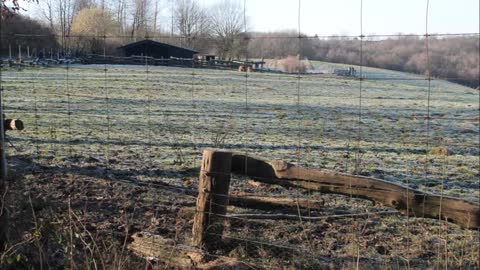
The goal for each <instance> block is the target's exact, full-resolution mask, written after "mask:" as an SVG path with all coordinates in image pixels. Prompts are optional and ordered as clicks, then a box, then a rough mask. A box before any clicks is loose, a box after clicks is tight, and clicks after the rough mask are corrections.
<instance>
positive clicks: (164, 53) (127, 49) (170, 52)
mask: <svg viewBox="0 0 480 270" xmlns="http://www.w3.org/2000/svg"><path fill="white" fill-rule="evenodd" d="M118 49H119V50H120V51H122V53H123V55H124V56H127V57H129V56H149V57H153V58H164V59H169V58H172V57H174V58H189V59H192V58H193V56H194V55H195V54H197V53H198V52H197V51H194V50H191V49H186V48H181V47H177V46H174V45H170V44H166V43H161V42H158V41H153V40H150V39H145V40H142V41H137V42H134V43H130V44H127V45H124V46H122V47H119V48H118Z"/></svg>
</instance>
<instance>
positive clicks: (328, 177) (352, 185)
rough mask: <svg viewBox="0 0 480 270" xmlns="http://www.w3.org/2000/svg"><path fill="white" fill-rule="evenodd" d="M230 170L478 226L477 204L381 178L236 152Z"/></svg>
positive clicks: (285, 184) (275, 182)
mask: <svg viewBox="0 0 480 270" xmlns="http://www.w3.org/2000/svg"><path fill="white" fill-rule="evenodd" d="M232 173H237V174H242V175H247V176H249V177H251V178H253V179H255V180H257V181H259V182H264V183H269V184H277V185H282V186H287V187H297V188H304V189H308V190H315V191H319V192H323V193H336V194H343V195H348V196H352V197H357V198H364V199H368V200H372V201H375V202H378V203H381V204H383V205H385V206H389V207H393V208H395V209H397V210H399V211H400V213H402V214H405V215H407V214H408V215H410V216H416V217H424V218H435V219H438V218H441V219H442V220H448V221H451V222H453V223H456V224H458V225H460V226H461V227H463V228H469V229H478V228H480V206H479V204H476V203H473V202H469V201H465V200H461V199H458V198H453V197H447V196H438V195H433V194H429V193H426V192H423V191H419V190H415V189H411V188H407V187H405V186H402V185H399V184H395V183H390V182H387V181H384V180H381V179H376V178H370V177H363V176H356V175H349V174H344V173H338V172H334V171H329V170H318V169H306V168H302V167H298V166H295V165H292V164H289V163H287V162H285V161H281V160H265V159H261V158H256V157H250V156H246V155H243V154H237V153H234V154H233V157H232Z"/></svg>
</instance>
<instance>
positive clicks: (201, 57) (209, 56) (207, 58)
mask: <svg viewBox="0 0 480 270" xmlns="http://www.w3.org/2000/svg"><path fill="white" fill-rule="evenodd" d="M195 59H197V60H201V61H207V62H209V61H213V60H215V59H216V56H215V55H214V54H196V55H195Z"/></svg>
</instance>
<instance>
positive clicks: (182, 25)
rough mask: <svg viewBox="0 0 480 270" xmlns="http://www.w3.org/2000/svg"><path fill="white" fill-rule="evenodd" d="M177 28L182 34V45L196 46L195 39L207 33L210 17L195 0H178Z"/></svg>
mask: <svg viewBox="0 0 480 270" xmlns="http://www.w3.org/2000/svg"><path fill="white" fill-rule="evenodd" d="M174 15H175V20H174V23H175V28H176V29H177V31H178V33H179V34H180V35H181V36H182V40H183V42H182V45H183V46H187V47H190V48H193V47H195V40H196V39H197V38H199V37H200V36H202V35H205V34H207V33H206V31H207V29H208V24H209V18H208V16H207V14H206V11H205V10H204V9H203V8H202V7H200V6H199V5H198V3H197V1H195V0H178V1H177V6H176V8H175V12H174Z"/></svg>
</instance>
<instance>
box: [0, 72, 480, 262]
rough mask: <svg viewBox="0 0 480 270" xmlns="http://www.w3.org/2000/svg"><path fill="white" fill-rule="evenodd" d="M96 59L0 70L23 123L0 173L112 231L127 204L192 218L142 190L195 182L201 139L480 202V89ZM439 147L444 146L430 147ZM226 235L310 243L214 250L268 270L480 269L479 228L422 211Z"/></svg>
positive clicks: (377, 75) (347, 203)
mask: <svg viewBox="0 0 480 270" xmlns="http://www.w3.org/2000/svg"><path fill="white" fill-rule="evenodd" d="M315 65H318V66H321V65H324V66H329V65H333V64H327V63H315ZM107 69H108V70H107V72H104V66H94V65H93V66H80V65H78V66H76V65H75V66H71V67H70V68H69V69H68V70H67V69H66V68H64V67H60V68H39V69H25V70H22V71H14V70H5V71H3V74H2V85H3V88H4V92H3V102H4V108H5V109H4V110H5V113H6V115H7V117H9V118H10V117H15V118H20V119H22V120H23V121H24V122H25V126H26V129H25V130H24V131H21V132H9V134H8V135H9V136H8V137H9V138H10V140H11V142H12V144H13V145H14V146H15V147H9V149H8V155H9V157H11V160H12V161H11V170H12V171H13V172H14V173H16V175H17V176H18V178H19V179H23V180H22V183H24V185H23V187H24V188H25V189H26V190H27V191H28V192H30V194H36V195H37V197H38V199H40V200H44V201H48V202H58V203H59V204H62V203H63V205H64V204H65V202H66V200H67V198H70V199H71V200H73V201H74V202H76V203H77V204H75V203H74V204H75V205H76V207H78V208H79V209H83V208H82V207H84V206H83V204H82V203H84V204H85V209H86V210H84V212H82V214H83V215H84V217H85V220H88V222H89V223H95V224H97V225H98V224H105V226H107V228H117V227H118V226H119V224H122V223H121V219H122V217H124V216H125V215H126V214H125V213H129V211H132V209H137V210H136V212H135V211H133V213H134V214H132V215H133V216H132V217H134V220H135V221H134V222H133V223H134V225H132V228H133V230H134V231H139V230H151V231H153V232H155V233H160V234H163V235H165V236H169V237H172V238H173V237H174V238H175V239H177V240H178V241H180V242H184V243H185V242H188V239H189V237H190V230H191V224H189V223H188V222H187V221H185V222H184V223H185V224H183V226H182V227H180V228H177V227H175V226H174V224H175V219H176V213H177V212H178V210H179V209H180V207H181V206H182V205H183V204H192V203H194V202H195V198H191V197H188V196H184V195H182V194H175V193H172V192H170V191H166V190H162V189H161V188H160V189H159V188H158V187H155V185H157V184H161V185H164V184H165V185H167V184H168V185H169V186H173V187H182V188H185V187H186V188H191V189H192V190H193V189H195V179H196V177H197V176H198V168H199V166H200V161H201V151H202V149H204V148H212V147H218V148H227V149H231V150H235V151H241V152H246V153H248V154H251V155H258V156H262V157H267V158H272V159H283V160H286V161H289V162H292V163H295V164H299V165H302V166H307V167H312V168H325V169H331V170H335V171H339V172H348V173H355V174H361V175H365V176H371V177H376V178H380V179H385V180H387V181H391V182H396V183H402V184H405V185H408V186H410V187H412V188H416V189H421V190H425V191H429V192H433V193H438V194H444V195H448V196H455V197H462V198H464V199H468V200H472V201H476V202H478V200H479V197H480V191H479V189H478V187H479V180H478V179H479V176H480V172H479V169H480V168H479V136H480V135H479V121H480V119H479V91H478V90H474V89H471V88H467V87H463V86H460V85H457V84H453V83H448V82H445V81H440V80H434V81H432V82H431V87H430V98H428V97H429V94H428V93H429V91H428V90H429V87H428V81H426V80H423V79H422V77H420V76H417V75H411V74H406V73H400V72H393V71H386V70H379V69H373V68H364V69H363V73H364V76H365V77H366V78H367V80H364V81H363V82H362V84H361V87H360V82H359V81H358V80H352V79H349V78H341V77H331V76H321V75H309V76H301V77H300V78H297V76H294V75H285V74H261V73H251V74H249V75H248V78H246V77H245V74H244V73H239V72H233V71H217V70H200V69H195V70H192V69H181V68H168V67H148V68H147V67H140V66H139V67H134V66H108V67H107ZM360 90H361V92H360ZM360 94H361V99H360V98H359V97H360ZM428 99H429V101H428ZM428 114H430V116H431V119H430V121H428V120H427V116H428ZM427 127H428V128H427ZM436 147H442V148H448V149H450V150H451V151H452V152H453V154H452V155H449V156H439V155H434V154H431V153H430V150H431V149H433V148H436ZM19 181H20V180H19ZM135 183H146V184H151V185H152V187H151V188H144V187H138V186H136V185H135ZM191 183H193V185H191ZM108 187H110V188H108ZM232 188H233V190H241V191H248V192H255V193H258V194H265V195H271V196H277V195H278V196H288V197H293V198H295V197H302V198H311V199H312V200H322V201H324V203H325V206H326V210H325V213H323V214H331V213H333V212H335V211H337V210H349V211H350V210H351V211H353V212H364V211H376V210H382V209H384V207H382V206H379V205H375V204H372V203H371V202H366V201H362V200H357V199H351V198H346V197H344V196H339V195H325V194H323V195H322V194H318V193H315V192H306V191H300V190H293V189H292V190H290V189H285V188H283V187H278V186H266V185H261V186H260V187H252V186H250V185H248V184H247V182H246V181H245V179H242V178H238V177H237V178H235V179H234V181H233V184H232ZM138 190H142V192H139V191H138ZM39 194H40V195H39ZM99 198H101V199H99ZM87 202H88V203H87ZM87 205H90V206H89V207H87ZM64 207H65V205H64ZM152 207H153V209H152ZM46 209H49V210H48V211H46V210H45V211H44V213H43V212H42V210H40V213H39V214H38V215H40V216H42V215H43V216H44V221H45V222H50V221H49V220H50V219H55V220H57V219H58V220H63V219H62V217H61V215H56V214H52V212H54V213H56V212H55V211H52V210H51V208H50V207H46ZM232 211H238V212H245V211H246V210H241V209H232ZM148 212H152V213H151V215H150V216H148V215H147V213H148ZM135 215H136V216H135ZM152 215H153V217H154V218H155V220H156V221H155V222H153V221H152V220H153V218H152ZM172 223H173V225H172ZM177 223H178V220H177ZM177 225H178V224H177ZM234 225H235V226H234ZM27 227H28V226H27ZM30 229H31V228H30ZM26 230H28V228H26ZM227 235H228V237H231V238H232V239H244V238H248V239H252V238H253V239H255V240H257V241H261V242H266V243H275V244H276V245H280V246H288V247H291V246H293V247H295V249H297V250H300V251H302V252H303V251H305V250H308V251H309V252H308V254H311V256H310V255H308V256H307V255H305V254H307V253H302V252H300V253H297V252H290V251H288V250H284V249H282V248H278V247H275V248H268V245H266V246H263V245H260V247H259V246H258V245H257V246H255V245H253V244H248V241H245V243H244V244H238V245H237V246H235V247H234V248H232V249H231V250H230V251H229V253H228V254H226V255H229V256H232V257H237V258H240V259H241V260H244V261H246V262H248V263H249V264H250V265H252V266H259V267H265V268H272V269H280V268H279V267H285V268H284V269H293V268H296V269H300V268H310V269H318V265H317V264H318V263H324V261H322V260H330V261H328V263H329V264H331V265H335V266H342V265H344V266H345V267H347V269H348V267H350V266H351V267H354V266H355V265H356V262H357V259H358V261H359V262H360V265H361V266H362V267H363V268H364V269H370V268H375V267H376V268H378V269H385V268H393V269H396V268H395V266H397V265H398V268H404V267H406V266H408V265H410V264H411V265H412V267H419V268H423V267H436V266H438V265H446V264H449V265H451V266H452V267H458V266H463V267H465V268H472V269H473V268H475V267H480V266H479V265H478V259H479V258H478V252H476V251H477V250H478V248H479V241H478V232H475V231H468V230H462V229H460V228H458V227H457V226H456V225H453V224H448V226H447V225H446V223H444V222H439V221H434V220H424V219H421V218H406V217H403V216H389V217H372V218H368V219H354V220H348V219H347V220H339V221H334V222H327V221H322V222H291V221H290V222H287V221H282V222H279V221H275V222H266V221H265V222H246V221H245V222H244V221H242V222H240V223H239V224H232V226H231V228H230V230H229V231H228V232H227ZM467 243H468V244H467ZM64 256H66V255H64ZM79 256H80V255H79ZM319 258H323V259H319Z"/></svg>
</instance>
